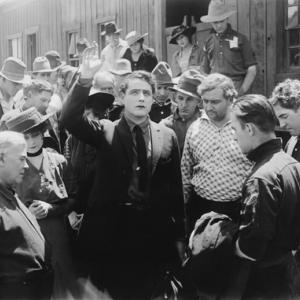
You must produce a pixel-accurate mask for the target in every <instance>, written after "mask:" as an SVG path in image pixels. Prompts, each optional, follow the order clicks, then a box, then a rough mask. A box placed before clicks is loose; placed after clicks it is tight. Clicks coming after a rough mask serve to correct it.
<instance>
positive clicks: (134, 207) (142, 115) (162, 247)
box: [61, 44, 184, 299]
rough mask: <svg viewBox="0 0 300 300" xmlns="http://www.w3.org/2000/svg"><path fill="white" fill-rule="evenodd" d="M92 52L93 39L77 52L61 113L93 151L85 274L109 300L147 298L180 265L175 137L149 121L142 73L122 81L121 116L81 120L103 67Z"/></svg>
mask: <svg viewBox="0 0 300 300" xmlns="http://www.w3.org/2000/svg"><path fill="white" fill-rule="evenodd" d="M96 52H97V44H94V45H93V46H92V47H90V48H88V49H86V51H85V53H84V54H83V63H82V66H81V75H80V76H81V77H80V79H79V82H78V83H77V84H76V86H75V87H74V89H73V92H72V93H71V94H70V98H69V99H68V100H67V102H66V105H65V106H64V109H63V112H62V118H61V121H62V123H63V125H64V126H65V127H66V128H67V129H68V130H69V131H70V132H71V133H72V134H74V135H75V136H76V137H77V138H78V139H80V140H82V141H84V142H86V143H89V144H90V145H92V146H94V147H95V148H96V149H97V162H96V164H97V165H96V176H95V181H94V184H93V187H92V190H91V193H90V206H89V208H88V210H87V214H86V217H85V219H84V221H83V224H82V227H81V233H82V235H84V236H85V238H86V243H85V245H86V250H87V253H88V258H89V260H90V261H89V263H90V268H89V274H90V276H91V278H92V280H93V282H94V283H95V284H96V285H97V286H98V287H100V288H102V289H103V288H105V289H107V290H108V292H109V293H110V294H111V296H112V297H113V298H116V299H124V298H125V299H127V298H133V299H147V298H150V297H151V295H152V293H153V291H154V289H155V286H156V284H158V282H159V281H160V279H161V276H162V274H163V273H164V271H165V270H166V269H174V268H175V267H176V265H177V264H178V263H179V261H178V253H177V251H176V247H175V245H177V249H182V248H183V243H182V239H183V237H184V222H183V220H184V209H183V198H182V190H181V176H180V162H179V152H178V145H177V139H176V136H175V133H174V132H173V131H172V130H170V129H169V128H167V127H165V126H162V125H159V124H156V123H154V122H151V121H149V117H148V113H149V111H150V109H151V105H152V102H153V92H154V85H153V82H152V80H151V77H150V75H149V73H147V72H144V71H137V72H134V73H132V74H131V75H129V76H128V77H127V78H126V79H125V80H124V82H123V83H122V84H121V87H120V91H121V92H120V96H121V100H122V102H123V104H124V114H123V116H122V118H121V119H120V120H118V121H116V122H114V123H113V122H111V121H109V120H100V121H91V120H86V119H84V118H83V117H82V114H83V111H84V104H85V101H86V100H87V99H88V94H89V89H90V86H91V82H92V78H93V75H94V74H95V73H96V72H97V71H98V70H99V68H100V67H101V61H100V60H98V58H97V55H96ZM95 229H96V230H97V234H95ZM180 254H181V255H182V256H183V253H182V251H181V252H180Z"/></svg>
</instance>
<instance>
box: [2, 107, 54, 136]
mask: <svg viewBox="0 0 300 300" xmlns="http://www.w3.org/2000/svg"><path fill="white" fill-rule="evenodd" d="M49 117H50V115H45V116H43V115H41V114H40V113H39V112H38V111H37V109H36V108H35V107H31V108H28V109H26V110H24V111H22V112H17V111H16V112H15V113H13V114H12V115H11V116H10V118H9V119H8V120H6V123H5V124H6V126H7V129H8V130H12V131H17V132H21V133H26V132H27V131H29V130H31V129H33V128H35V127H37V126H39V125H41V124H43V123H46V122H47V121H48V119H49Z"/></svg>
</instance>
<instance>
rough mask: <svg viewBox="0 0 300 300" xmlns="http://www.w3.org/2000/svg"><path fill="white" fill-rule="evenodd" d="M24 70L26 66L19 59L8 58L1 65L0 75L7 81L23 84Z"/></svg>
mask: <svg viewBox="0 0 300 300" xmlns="http://www.w3.org/2000/svg"><path fill="white" fill-rule="evenodd" d="M25 70H26V65H25V64H24V63H23V62H22V61H21V60H20V59H18V58H15V57H8V58H7V59H6V60H5V61H4V63H3V65H2V69H1V71H0V75H1V76H2V77H4V78H5V79H7V80H9V81H12V82H16V83H23V82H24V78H25Z"/></svg>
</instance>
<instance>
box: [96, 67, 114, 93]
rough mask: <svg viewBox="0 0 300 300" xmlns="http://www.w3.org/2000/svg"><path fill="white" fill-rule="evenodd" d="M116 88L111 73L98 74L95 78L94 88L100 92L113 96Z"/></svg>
mask: <svg viewBox="0 0 300 300" xmlns="http://www.w3.org/2000/svg"><path fill="white" fill-rule="evenodd" d="M114 87H115V79H114V76H113V75H112V74H111V73H109V72H98V73H96V74H95V76H94V80H93V88H94V89H95V90H98V91H99V92H104V93H109V94H113V92H114Z"/></svg>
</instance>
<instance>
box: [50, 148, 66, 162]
mask: <svg viewBox="0 0 300 300" xmlns="http://www.w3.org/2000/svg"><path fill="white" fill-rule="evenodd" d="M46 153H47V155H48V157H49V158H50V159H51V161H53V162H55V163H56V164H64V163H66V162H67V160H66V158H65V157H64V156H63V155H62V154H59V153H57V152H56V151H55V150H51V149H48V148H47V149H46Z"/></svg>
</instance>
